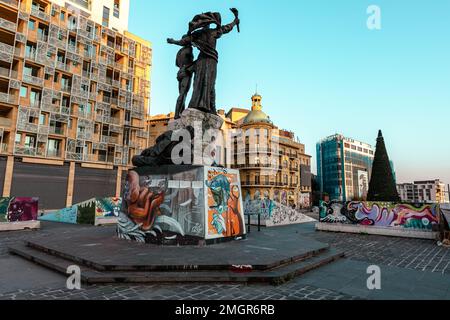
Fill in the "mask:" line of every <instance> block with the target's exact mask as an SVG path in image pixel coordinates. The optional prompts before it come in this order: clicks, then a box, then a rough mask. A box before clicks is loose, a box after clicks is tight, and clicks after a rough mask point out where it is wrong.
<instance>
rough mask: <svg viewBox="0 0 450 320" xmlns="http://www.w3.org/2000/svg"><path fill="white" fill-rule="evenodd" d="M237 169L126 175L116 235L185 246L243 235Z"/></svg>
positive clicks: (172, 169)
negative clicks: (202, 240)
mask: <svg viewBox="0 0 450 320" xmlns="http://www.w3.org/2000/svg"><path fill="white" fill-rule="evenodd" d="M242 207H243V206H242V199H241V190H240V182H239V172H238V171H237V170H229V169H228V170H227V169H220V168H212V167H201V166H189V167H186V166H183V167H178V168H177V167H175V166H169V167H161V168H159V169H157V168H145V167H143V168H139V169H136V170H131V171H129V173H128V175H127V181H126V184H125V187H124V194H123V201H122V206H121V210H120V213H119V221H118V236H119V238H121V239H127V240H133V241H138V242H152V243H153V242H158V243H161V242H163V243H169V242H174V243H175V242H176V243H181V244H189V243H195V242H196V241H197V242H198V241H199V240H201V239H216V238H223V237H233V236H238V235H242V234H244V233H245V228H244V224H243V216H242Z"/></svg>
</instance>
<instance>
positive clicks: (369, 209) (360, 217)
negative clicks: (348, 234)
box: [320, 201, 440, 230]
mask: <svg viewBox="0 0 450 320" xmlns="http://www.w3.org/2000/svg"><path fill="white" fill-rule="evenodd" d="M320 222H326V223H342V224H356V225H363V226H376V227H399V228H408V229H421V230H432V228H433V226H434V225H438V224H439V222H440V208H439V205H438V204H426V205H421V206H416V205H412V204H399V203H389V202H384V203H376V202H353V201H351V202H344V203H343V202H339V201H331V202H328V203H327V202H323V201H322V202H321V204H320Z"/></svg>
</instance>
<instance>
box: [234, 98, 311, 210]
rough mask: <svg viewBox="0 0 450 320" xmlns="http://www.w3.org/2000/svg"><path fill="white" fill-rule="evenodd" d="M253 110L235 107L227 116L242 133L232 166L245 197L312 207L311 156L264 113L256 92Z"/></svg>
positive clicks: (292, 205) (295, 206)
mask: <svg viewBox="0 0 450 320" xmlns="http://www.w3.org/2000/svg"><path fill="white" fill-rule="evenodd" d="M251 101H252V107H251V110H246V109H238V108H232V109H231V110H230V111H229V112H228V113H227V115H226V117H227V118H229V119H232V121H233V122H235V123H236V127H237V128H238V129H240V130H242V133H241V137H240V138H238V139H236V141H235V142H234V148H235V149H234V159H233V163H232V164H231V165H230V166H231V167H232V168H236V169H239V170H240V173H241V184H242V189H243V196H244V197H246V198H250V199H257V198H263V197H268V198H270V199H272V200H274V201H277V202H280V203H281V204H283V205H287V206H290V207H294V208H307V207H310V194H311V173H310V172H311V169H310V168H311V167H310V166H311V156H309V155H307V154H305V146H304V145H303V144H301V143H299V142H297V141H295V139H294V133H293V132H290V131H286V130H280V129H279V128H278V127H277V126H275V125H274V124H273V122H272V120H271V119H270V117H269V116H268V115H267V114H266V113H265V112H264V111H263V108H262V104H261V101H262V97H261V95H259V94H258V93H255V94H254V95H253V96H252V98H251Z"/></svg>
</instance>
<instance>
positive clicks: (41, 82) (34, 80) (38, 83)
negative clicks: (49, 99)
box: [22, 74, 44, 87]
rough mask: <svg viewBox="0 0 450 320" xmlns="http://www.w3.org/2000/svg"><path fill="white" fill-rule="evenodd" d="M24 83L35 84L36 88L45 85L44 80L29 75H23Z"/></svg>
mask: <svg viewBox="0 0 450 320" xmlns="http://www.w3.org/2000/svg"><path fill="white" fill-rule="evenodd" d="M22 81H24V82H28V83H30V84H34V85H36V86H40V87H42V86H43V85H44V79H42V78H38V77H35V76H31V75H29V74H23V77H22Z"/></svg>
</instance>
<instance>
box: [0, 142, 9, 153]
mask: <svg viewBox="0 0 450 320" xmlns="http://www.w3.org/2000/svg"><path fill="white" fill-rule="evenodd" d="M7 152H8V144H6V143H0V153H7Z"/></svg>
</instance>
